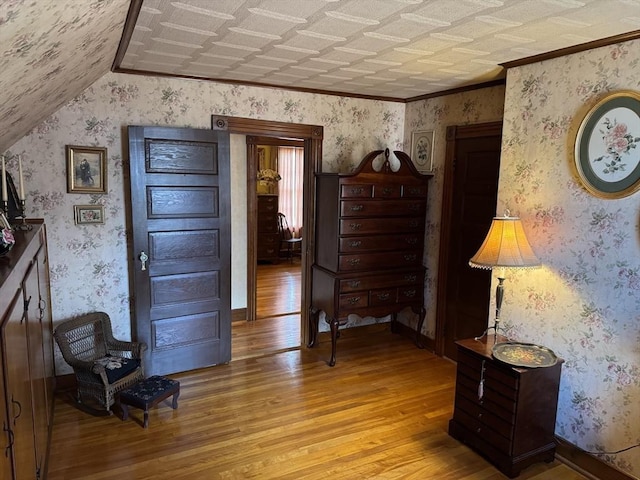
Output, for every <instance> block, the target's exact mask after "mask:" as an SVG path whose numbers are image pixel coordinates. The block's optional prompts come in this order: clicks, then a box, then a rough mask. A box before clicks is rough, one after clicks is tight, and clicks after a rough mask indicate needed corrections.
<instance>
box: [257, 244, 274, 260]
mask: <svg viewBox="0 0 640 480" xmlns="http://www.w3.org/2000/svg"><path fill="white" fill-rule="evenodd" d="M257 256H258V258H277V257H278V249H277V248H276V247H270V246H268V245H258V248H257Z"/></svg>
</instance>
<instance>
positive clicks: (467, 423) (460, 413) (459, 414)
mask: <svg viewBox="0 0 640 480" xmlns="http://www.w3.org/2000/svg"><path fill="white" fill-rule="evenodd" d="M453 418H454V419H455V420H456V421H457V422H459V423H460V424H461V425H463V426H464V427H465V428H466V429H467V430H469V431H470V432H472V433H473V434H474V435H475V436H477V437H478V438H479V439H482V440H483V441H484V442H486V443H487V444H490V445H491V446H492V447H494V448H495V449H496V450H498V451H499V452H502V453H505V454H507V455H510V454H511V446H512V443H511V440H510V439H509V438H507V437H505V436H503V435H501V434H500V433H498V432H497V431H495V430H494V429H493V428H492V427H491V426H489V425H488V424H485V423H483V422H481V421H479V420H478V419H476V418H474V417H472V416H471V415H469V414H468V413H467V412H465V411H464V410H461V409H458V408H456V409H455V410H454V412H453Z"/></svg>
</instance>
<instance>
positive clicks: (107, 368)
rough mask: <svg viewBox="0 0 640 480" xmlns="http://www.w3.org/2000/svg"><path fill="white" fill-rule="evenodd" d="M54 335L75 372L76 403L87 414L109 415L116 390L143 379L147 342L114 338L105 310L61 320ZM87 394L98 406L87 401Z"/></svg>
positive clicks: (66, 360)
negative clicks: (144, 354) (93, 405)
mask: <svg viewBox="0 0 640 480" xmlns="http://www.w3.org/2000/svg"><path fill="white" fill-rule="evenodd" d="M54 338H55V339H56V343H57V344H58V346H59V347H60V351H61V352H62V356H63V357H64V360H65V362H67V363H68V364H69V365H70V366H71V367H72V368H73V371H74V373H75V376H76V380H77V383H78V390H77V402H78V405H79V406H80V407H81V408H82V409H83V410H85V411H88V412H89V413H92V414H102V415H111V413H112V412H111V406H112V405H113V404H114V403H115V397H116V395H117V393H118V392H120V391H121V390H123V389H125V388H127V387H130V386H132V385H134V384H135V383H137V382H139V381H140V380H143V379H144V365H143V358H142V357H143V353H144V351H145V350H146V348H147V346H146V344H144V343H139V342H127V341H122V340H117V339H115V338H113V332H112V329H111V320H110V318H109V316H108V315H107V314H106V313H104V312H93V313H88V314H85V315H81V316H79V317H76V318H74V319H71V320H67V321H65V322H62V323H61V324H60V325H58V327H57V328H56V330H55V332H54ZM87 397H91V398H92V399H93V400H94V403H95V402H97V403H98V408H94V407H92V406H91V405H90V404H89V403H87V402H86V400H87Z"/></svg>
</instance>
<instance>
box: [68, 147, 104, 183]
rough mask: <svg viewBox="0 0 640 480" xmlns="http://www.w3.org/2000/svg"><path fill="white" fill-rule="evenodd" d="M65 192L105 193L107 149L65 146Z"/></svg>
mask: <svg viewBox="0 0 640 480" xmlns="http://www.w3.org/2000/svg"><path fill="white" fill-rule="evenodd" d="M67 192H68V193H107V149H106V148H102V147H79V146H76V145H67Z"/></svg>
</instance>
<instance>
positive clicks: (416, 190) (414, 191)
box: [409, 187, 422, 195]
mask: <svg viewBox="0 0 640 480" xmlns="http://www.w3.org/2000/svg"><path fill="white" fill-rule="evenodd" d="M421 193H422V191H421V190H420V189H419V188H415V187H414V188H409V195H420V194H421Z"/></svg>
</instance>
